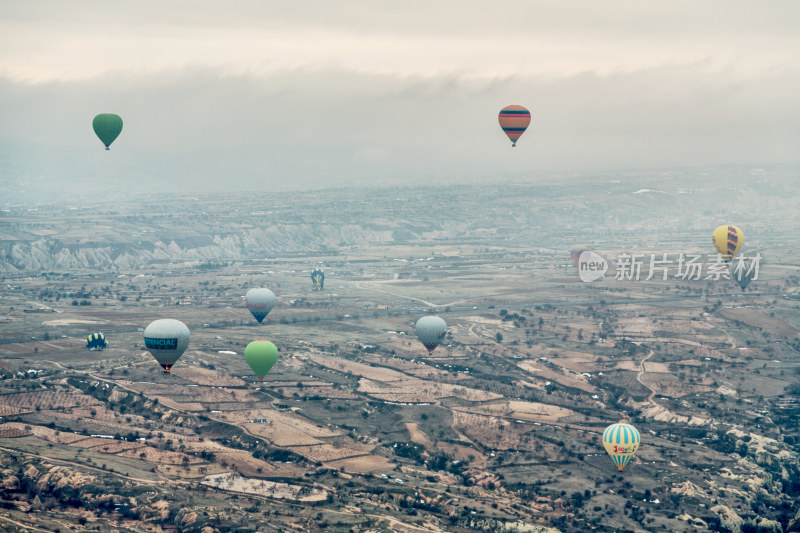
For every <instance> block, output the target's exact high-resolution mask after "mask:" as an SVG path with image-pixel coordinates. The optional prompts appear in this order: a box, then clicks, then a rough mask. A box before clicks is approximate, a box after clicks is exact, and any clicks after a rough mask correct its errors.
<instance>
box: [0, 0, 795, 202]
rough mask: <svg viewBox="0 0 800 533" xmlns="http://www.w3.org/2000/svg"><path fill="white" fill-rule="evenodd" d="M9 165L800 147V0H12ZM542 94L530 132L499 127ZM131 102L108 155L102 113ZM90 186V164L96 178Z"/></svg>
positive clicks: (65, 176) (649, 154) (492, 167)
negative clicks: (505, 113) (508, 132)
mask: <svg viewBox="0 0 800 533" xmlns="http://www.w3.org/2000/svg"><path fill="white" fill-rule="evenodd" d="M0 5H1V6H2V11H1V12H2V15H0V17H1V18H0V115H1V116H2V118H1V119H0V159H2V162H0V171H1V172H2V173H3V176H0V178H4V181H5V182H6V184H9V183H12V184H18V183H19V179H21V177H24V176H28V175H35V176H38V177H39V178H40V179H41V178H42V176H45V177H46V178H47V179H53V180H57V181H58V180H61V182H62V186H65V185H63V181H69V180H73V179H74V180H78V181H79V178H78V177H76V176H83V177H85V176H89V178H92V177H94V178H92V179H101V178H100V176H104V177H107V176H109V175H110V174H111V173H113V174H114V175H115V176H118V177H119V179H120V180H123V179H133V180H134V181H135V183H136V186H137V187H147V186H155V185H156V184H157V185H158V186H160V187H165V186H166V185H165V184H172V185H174V186H181V187H186V186H192V187H193V188H194V189H198V190H199V189H205V188H210V189H218V188H220V187H221V186H222V185H221V184H225V186H230V187H232V188H234V189H236V188H241V189H247V188H262V189H269V188H286V187H288V186H309V185H323V186H324V185H334V186H339V185H346V184H350V183H365V182H369V181H373V182H375V183H391V184H400V183H420V182H428V181H430V180H431V179H448V180H450V179H454V178H459V177H464V178H470V179H472V178H481V179H485V178H491V177H494V176H497V177H503V176H530V177H531V179H535V178H536V176H538V175H542V174H544V173H548V172H553V171H562V170H564V171H573V170H584V171H585V170H593V169H597V170H608V169H615V168H624V169H631V168H634V169H635V168H655V167H673V166H681V167H684V166H692V165H715V164H726V163H745V164H754V165H764V164H770V163H795V162H798V160H800V156H798V153H799V152H798V146H800V104H798V96H797V95H798V94H800V31H798V23H800V2H797V1H794V0H787V1H779V0H773V1H770V2H756V1H752V2H743V1H736V0H719V1H703V2H696V1H680V0H678V1H676V0H670V1H661V2H641V1H639V0H635V1H633V0H632V1H606V2H598V1H597V0H587V1H572V2H560V1H555V0H554V1H547V2H544V1H505V2H502V3H500V2H489V1H485V2H476V1H469V0H454V1H440V0H424V1H415V0H404V1H396V2H394V1H374V0H364V1H349V0H341V1H336V2H331V1H327V0H326V1H322V0H308V1H306V2H267V1H261V0H253V1H235V0H234V1H228V2H218V1H201V0H186V1H165V0H158V1H145V0H138V1H136V2H109V1H107V0H105V1H82V0H71V1H69V2H64V1H63V0H50V1H35V0H30V1H25V2H16V1H9V0H0ZM507 104H522V105H525V106H527V107H528V108H529V109H531V111H532V114H533V121H532V124H531V127H530V128H529V130H528V131H527V132H526V133H525V135H523V137H522V139H521V140H520V142H519V145H518V146H517V148H513V149H512V148H511V144H510V142H509V141H508V140H507V139H506V138H505V136H504V135H503V133H502V132H501V131H500V129H499V126H498V125H497V112H498V111H499V110H500V108H502V107H503V106H505V105H507ZM102 112H111V113H118V114H119V115H121V116H122V118H123V120H124V124H125V125H124V129H123V132H122V135H121V136H120V137H119V139H117V141H116V142H115V143H114V145H113V146H112V150H111V152H110V153H109V152H105V151H104V150H102V145H101V144H100V142H99V141H98V140H97V139H96V138H94V134H93V132H92V130H91V120H92V117H93V116H94V115H95V114H97V113H102ZM90 182H91V179H90Z"/></svg>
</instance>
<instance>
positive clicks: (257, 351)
mask: <svg viewBox="0 0 800 533" xmlns="http://www.w3.org/2000/svg"><path fill="white" fill-rule="evenodd" d="M244 360H245V361H247V364H248V365H250V368H252V369H253V373H254V374H255V375H256V377H257V378H258V381H261V380H263V379H264V376H266V375H267V373H268V372H269V371H270V369H271V368H272V367H273V366H274V365H275V363H276V362H277V361H278V349H277V348H276V347H275V345H274V344H272V343H271V342H269V341H265V340H258V341H253V342H251V343H250V344H248V345H247V347H246V348H245V349H244Z"/></svg>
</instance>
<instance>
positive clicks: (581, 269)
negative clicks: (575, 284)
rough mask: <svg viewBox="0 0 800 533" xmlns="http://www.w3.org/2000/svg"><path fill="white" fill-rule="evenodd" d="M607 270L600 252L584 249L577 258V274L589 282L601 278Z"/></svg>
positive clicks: (582, 279)
mask: <svg viewBox="0 0 800 533" xmlns="http://www.w3.org/2000/svg"><path fill="white" fill-rule="evenodd" d="M606 270H608V262H606V260H605V259H603V257H602V256H601V255H600V254H596V253H594V252H592V251H589V250H586V251H585V252H583V253H581V255H580V257H579V258H578V276H580V278H581V281H583V282H586V283H589V282H590V281H594V280H596V279H600V278H602V277H603V276H604V275H605V273H606Z"/></svg>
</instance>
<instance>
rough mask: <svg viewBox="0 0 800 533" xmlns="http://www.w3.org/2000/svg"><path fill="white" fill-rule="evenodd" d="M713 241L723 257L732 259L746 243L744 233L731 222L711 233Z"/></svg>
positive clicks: (727, 259)
mask: <svg viewBox="0 0 800 533" xmlns="http://www.w3.org/2000/svg"><path fill="white" fill-rule="evenodd" d="M711 242H712V243H713V244H714V248H715V249H716V250H717V252H719V253H720V255H722V258H723V259H725V261H730V260H731V259H733V257H734V256H735V255H736V254H737V253H738V252H739V250H741V248H742V245H743V244H744V233H742V230H740V229H739V228H737V227H736V226H732V225H730V224H728V225H725V226H720V227H718V228H717V229H715V230H714V233H712V234H711Z"/></svg>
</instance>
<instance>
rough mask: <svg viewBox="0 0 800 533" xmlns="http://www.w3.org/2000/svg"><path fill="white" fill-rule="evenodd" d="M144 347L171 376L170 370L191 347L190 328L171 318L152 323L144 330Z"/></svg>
mask: <svg viewBox="0 0 800 533" xmlns="http://www.w3.org/2000/svg"><path fill="white" fill-rule="evenodd" d="M144 345H145V346H147V349H148V350H150V353H151V354H153V357H155V358H156V361H158V364H160V365H161V366H162V367H163V368H164V373H165V374H169V369H170V368H172V365H174V364H175V361H177V360H178V359H179V358H180V356H181V355H183V352H185V351H186V348H187V346H189V328H187V327H186V324H184V323H183V322H181V321H180V320H173V319H171V318H162V319H160V320H156V321H155V322H150V325H148V326H147V328H145V330H144Z"/></svg>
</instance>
